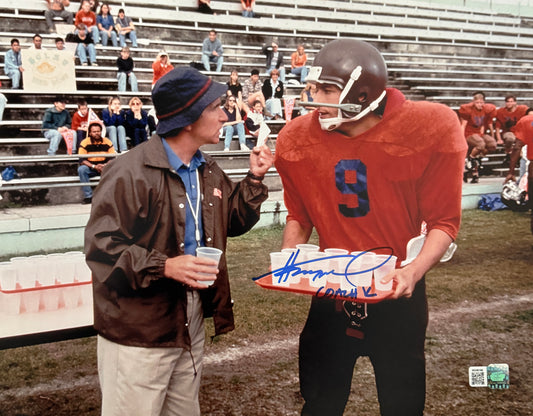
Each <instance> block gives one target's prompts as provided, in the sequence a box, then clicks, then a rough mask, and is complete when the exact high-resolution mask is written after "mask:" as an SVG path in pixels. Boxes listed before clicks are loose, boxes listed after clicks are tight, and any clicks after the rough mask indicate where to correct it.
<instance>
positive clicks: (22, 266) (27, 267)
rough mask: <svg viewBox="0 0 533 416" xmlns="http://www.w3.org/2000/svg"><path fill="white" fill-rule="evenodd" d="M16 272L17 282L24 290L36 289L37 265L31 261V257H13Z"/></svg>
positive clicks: (12, 261)
mask: <svg viewBox="0 0 533 416" xmlns="http://www.w3.org/2000/svg"><path fill="white" fill-rule="evenodd" d="M11 263H12V264H13V266H14V268H15V270H16V272H17V280H18V282H19V284H20V287H21V288H22V289H30V288H34V287H35V283H36V276H35V274H36V271H37V267H36V264H35V263H34V262H32V261H30V258H29V257H13V258H12V259H11Z"/></svg>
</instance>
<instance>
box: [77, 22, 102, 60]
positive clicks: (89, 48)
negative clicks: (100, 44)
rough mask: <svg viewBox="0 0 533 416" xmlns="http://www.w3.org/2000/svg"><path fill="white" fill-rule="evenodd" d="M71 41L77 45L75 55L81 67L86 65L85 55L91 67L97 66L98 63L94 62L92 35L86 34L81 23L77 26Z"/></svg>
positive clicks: (94, 51) (94, 49) (94, 50)
mask: <svg viewBox="0 0 533 416" xmlns="http://www.w3.org/2000/svg"><path fill="white" fill-rule="evenodd" d="M72 41H73V42H74V43H77V44H78V46H77V47H76V55H77V56H78V58H79V59H80V62H81V64H82V65H83V66H86V65H87V55H89V61H91V65H92V66H98V63H97V62H96V48H95V46H94V42H93V38H92V35H91V34H90V33H87V28H86V27H85V25H84V24H83V23H82V24H80V25H79V26H78V31H77V33H76V34H75V35H74V36H73V37H72Z"/></svg>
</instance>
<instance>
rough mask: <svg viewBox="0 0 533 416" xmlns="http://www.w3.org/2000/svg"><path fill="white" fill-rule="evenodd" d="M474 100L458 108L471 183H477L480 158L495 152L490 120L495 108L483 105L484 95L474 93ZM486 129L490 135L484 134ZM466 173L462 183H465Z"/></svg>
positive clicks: (494, 113) (492, 128)
mask: <svg viewBox="0 0 533 416" xmlns="http://www.w3.org/2000/svg"><path fill="white" fill-rule="evenodd" d="M473 98H474V100H473V101H472V102H470V103H468V104H463V105H462V106H461V107H459V117H460V118H461V126H462V128H463V131H464V136H465V138H466V142H467V143H468V159H467V161H466V166H467V169H468V170H469V171H471V172H472V181H471V182H472V183H478V182H479V167H480V166H481V158H482V157H483V156H485V155H486V154H487V153H488V152H494V151H495V150H496V140H495V139H494V126H493V123H492V120H493V119H494V117H495V116H496V107H495V106H494V105H493V104H487V103H485V94H484V93H482V92H476V93H474V97H473ZM487 129H488V130H489V132H490V134H486V131H487ZM466 174H467V172H465V176H464V178H463V179H464V181H465V182H466V180H467V177H466Z"/></svg>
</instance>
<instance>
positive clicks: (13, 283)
mask: <svg viewBox="0 0 533 416" xmlns="http://www.w3.org/2000/svg"><path fill="white" fill-rule="evenodd" d="M0 288H2V290H15V289H16V288H17V271H16V270H15V267H14V266H13V263H11V262H10V261H3V262H1V263H0Z"/></svg>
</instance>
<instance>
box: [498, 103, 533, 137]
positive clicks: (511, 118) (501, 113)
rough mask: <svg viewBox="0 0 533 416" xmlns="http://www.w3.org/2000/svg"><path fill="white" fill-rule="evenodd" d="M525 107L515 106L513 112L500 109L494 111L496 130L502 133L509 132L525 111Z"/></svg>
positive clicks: (503, 108)
mask: <svg viewBox="0 0 533 416" xmlns="http://www.w3.org/2000/svg"><path fill="white" fill-rule="evenodd" d="M527 108H528V107H527V105H517V106H516V108H515V109H514V111H508V110H507V108H505V107H502V108H499V109H498V111H496V128H497V129H501V130H502V133H507V132H508V131H511V128H512V127H513V126H514V125H515V124H516V123H517V122H518V120H520V119H521V118H522V117H524V115H525V114H526V111H527Z"/></svg>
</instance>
